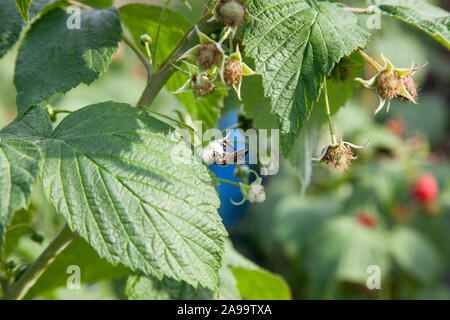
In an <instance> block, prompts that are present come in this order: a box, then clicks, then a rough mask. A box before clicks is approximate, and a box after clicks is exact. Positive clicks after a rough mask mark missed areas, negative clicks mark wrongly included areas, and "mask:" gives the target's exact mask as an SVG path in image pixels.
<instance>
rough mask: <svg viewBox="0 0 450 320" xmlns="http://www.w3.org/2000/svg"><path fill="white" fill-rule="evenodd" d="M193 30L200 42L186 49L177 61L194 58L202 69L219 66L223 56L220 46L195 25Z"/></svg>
mask: <svg viewBox="0 0 450 320" xmlns="http://www.w3.org/2000/svg"><path fill="white" fill-rule="evenodd" d="M195 30H196V32H197V35H198V37H199V39H200V44H198V45H196V46H194V47H192V48H191V49H189V50H188V51H186V52H185V53H184V54H183V55H182V56H181V57H179V58H178V61H180V60H183V59H191V60H195V61H196V62H197V64H198V65H199V66H200V68H202V69H203V70H207V69H210V68H214V67H219V66H221V65H222V64H223V61H224V58H225V53H224V51H223V49H222V46H221V45H220V44H219V43H218V42H216V41H214V40H213V39H211V38H210V37H208V36H207V35H206V34H204V33H203V32H201V31H200V30H199V29H198V27H197V26H195Z"/></svg>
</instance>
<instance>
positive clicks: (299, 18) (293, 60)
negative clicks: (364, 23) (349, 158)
mask: <svg viewBox="0 0 450 320" xmlns="http://www.w3.org/2000/svg"><path fill="white" fill-rule="evenodd" d="M248 8H249V10H250V12H251V13H252V14H253V15H255V16H256V17H258V18H259V19H260V20H261V21H250V22H249V23H248V24H247V25H246V27H245V28H243V32H242V36H243V43H244V45H245V53H246V55H247V56H250V57H251V58H253V59H254V61H255V65H256V71H257V72H259V73H260V74H261V75H262V77H263V86H264V93H265V95H266V96H267V97H269V98H270V99H271V101H272V110H271V111H272V113H273V114H275V115H276V116H277V117H278V120H279V123H280V131H281V132H280V135H281V143H282V151H283V154H284V155H285V156H288V155H289V153H290V152H291V150H292V148H293V146H294V143H295V138H296V137H297V136H298V135H299V133H300V128H301V127H302V126H303V123H304V121H305V120H306V119H308V117H309V114H310V112H311V110H312V106H313V104H314V102H315V101H316V100H317V99H318V98H319V95H320V90H321V88H322V85H323V79H324V77H325V76H326V75H328V74H329V73H330V71H331V70H332V69H333V67H334V65H335V63H337V62H338V61H339V60H340V59H341V58H342V57H343V56H345V55H349V54H350V53H352V52H353V51H354V50H356V49H357V48H358V47H362V46H364V45H365V43H366V41H367V38H368V32H367V31H366V30H365V29H363V28H362V27H360V26H359V25H358V22H357V18H356V16H355V15H354V14H352V13H350V12H347V11H345V10H344V9H342V8H341V7H339V6H338V5H336V4H330V3H328V2H321V3H320V10H318V9H317V6H311V5H310V4H308V3H306V2H304V1H300V0H297V1H281V0H268V1H257V0H250V1H249V2H248Z"/></svg>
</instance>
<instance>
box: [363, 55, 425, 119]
mask: <svg viewBox="0 0 450 320" xmlns="http://www.w3.org/2000/svg"><path fill="white" fill-rule="evenodd" d="M381 57H382V59H383V61H384V66H380V65H379V64H378V63H376V62H375V61H373V60H370V62H371V64H372V65H373V66H374V67H375V68H376V69H377V71H378V73H377V74H376V75H375V76H373V77H372V78H371V79H369V80H363V79H361V78H356V79H355V80H356V81H359V82H360V83H361V84H362V85H364V86H365V87H366V88H369V89H376V90H377V95H378V98H379V100H380V103H379V105H378V107H377V109H376V110H375V114H377V113H378V112H379V111H380V110H381V109H382V108H383V107H384V105H385V104H386V101H387V108H386V112H388V111H389V106H390V103H391V100H392V99H394V98H399V99H402V100H407V101H409V102H412V103H416V99H417V97H418V94H417V85H416V83H415V82H414V79H413V77H412V76H413V75H414V74H415V73H416V72H417V71H418V70H420V69H422V68H423V67H424V66H421V67H414V62H413V63H412V64H411V66H410V67H409V68H407V69H400V68H395V67H394V65H393V64H392V63H391V62H390V61H389V60H388V59H387V58H386V57H385V56H384V55H383V54H381ZM365 58H366V59H369V57H365Z"/></svg>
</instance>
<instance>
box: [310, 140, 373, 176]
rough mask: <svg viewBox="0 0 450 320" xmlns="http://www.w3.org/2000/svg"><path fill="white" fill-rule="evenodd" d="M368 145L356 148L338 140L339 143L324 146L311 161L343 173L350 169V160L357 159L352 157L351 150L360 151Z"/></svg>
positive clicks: (356, 146)
mask: <svg viewBox="0 0 450 320" xmlns="http://www.w3.org/2000/svg"><path fill="white" fill-rule="evenodd" d="M368 145H369V142H367V143H366V144H365V145H363V146H358V145H355V144H352V143H350V142H346V141H342V139H340V140H339V142H337V143H335V144H330V145H328V146H326V147H325V148H324V149H323V150H322V154H321V155H320V156H319V157H318V158H312V159H313V160H314V161H320V162H322V163H324V164H325V165H327V166H328V167H330V168H332V169H335V170H336V171H345V170H347V169H348V168H349V167H350V165H351V162H352V160H355V159H357V157H355V156H353V152H352V149H351V148H355V149H362V148H365V147H367V146H368Z"/></svg>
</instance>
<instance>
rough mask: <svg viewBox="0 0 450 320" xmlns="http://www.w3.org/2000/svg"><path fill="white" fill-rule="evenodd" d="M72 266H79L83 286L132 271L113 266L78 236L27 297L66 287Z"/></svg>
mask: <svg viewBox="0 0 450 320" xmlns="http://www.w3.org/2000/svg"><path fill="white" fill-rule="evenodd" d="M70 266H76V267H78V268H79V270H80V284H81V285H82V286H83V285H85V284H89V283H97V282H99V281H103V280H113V279H121V278H125V277H126V276H128V275H129V273H130V271H129V270H128V269H127V268H125V267H124V266H122V265H118V266H112V265H111V264H110V263H108V262H107V261H106V260H104V259H101V258H100V257H99V256H98V254H97V253H96V252H95V250H94V249H92V248H91V247H90V246H89V245H88V244H87V243H86V241H84V240H83V239H81V238H77V239H75V240H74V241H72V242H71V243H70V244H69V245H68V246H67V248H66V249H64V251H63V252H62V253H60V254H59V255H58V256H57V257H56V259H55V261H53V262H52V264H51V265H50V266H49V267H48V268H47V269H46V270H45V271H44V273H43V274H42V276H40V277H39V279H38V280H37V282H36V283H35V284H34V285H33V288H31V290H30V291H29V292H28V294H27V295H26V297H25V299H32V298H34V297H36V296H39V295H42V294H45V293H47V292H49V291H52V290H55V289H57V288H60V287H66V285H67V282H68V278H69V277H70V276H71V273H69V272H68V268H69V267H70ZM69 271H70V269H69Z"/></svg>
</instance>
